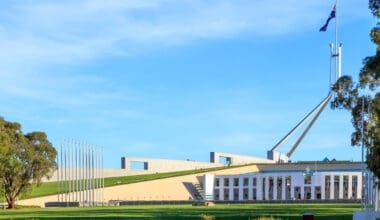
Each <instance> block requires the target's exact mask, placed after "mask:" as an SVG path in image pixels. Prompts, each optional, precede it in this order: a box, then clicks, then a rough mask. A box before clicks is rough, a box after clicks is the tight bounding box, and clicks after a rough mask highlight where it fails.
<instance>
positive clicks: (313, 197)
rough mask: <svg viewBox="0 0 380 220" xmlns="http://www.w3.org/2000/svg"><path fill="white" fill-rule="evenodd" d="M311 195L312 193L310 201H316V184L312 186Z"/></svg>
mask: <svg viewBox="0 0 380 220" xmlns="http://www.w3.org/2000/svg"><path fill="white" fill-rule="evenodd" d="M310 193H311V197H310V199H311V200H314V199H315V185H314V184H311V185H310Z"/></svg>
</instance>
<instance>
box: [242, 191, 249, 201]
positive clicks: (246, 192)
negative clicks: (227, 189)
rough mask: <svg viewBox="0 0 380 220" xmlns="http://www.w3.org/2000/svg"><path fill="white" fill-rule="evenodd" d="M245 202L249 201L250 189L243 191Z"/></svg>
mask: <svg viewBox="0 0 380 220" xmlns="http://www.w3.org/2000/svg"><path fill="white" fill-rule="evenodd" d="M243 200H248V189H247V188H245V189H243Z"/></svg>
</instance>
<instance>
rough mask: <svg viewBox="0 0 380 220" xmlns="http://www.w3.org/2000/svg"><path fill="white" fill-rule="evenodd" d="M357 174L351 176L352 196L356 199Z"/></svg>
mask: <svg viewBox="0 0 380 220" xmlns="http://www.w3.org/2000/svg"><path fill="white" fill-rule="evenodd" d="M357 192H358V176H352V198H351V199H357V197H358V194H357Z"/></svg>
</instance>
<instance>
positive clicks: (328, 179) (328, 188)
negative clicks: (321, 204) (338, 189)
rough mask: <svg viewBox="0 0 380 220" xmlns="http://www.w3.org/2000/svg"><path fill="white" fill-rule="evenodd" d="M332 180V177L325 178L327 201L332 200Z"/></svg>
mask: <svg viewBox="0 0 380 220" xmlns="http://www.w3.org/2000/svg"><path fill="white" fill-rule="evenodd" d="M330 181H331V178H330V176H325V199H331V198H330V190H331V189H330V185H331V182H330Z"/></svg>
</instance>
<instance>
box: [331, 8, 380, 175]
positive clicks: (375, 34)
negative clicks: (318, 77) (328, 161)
mask: <svg viewBox="0 0 380 220" xmlns="http://www.w3.org/2000/svg"><path fill="white" fill-rule="evenodd" d="M369 9H370V10H371V12H372V14H373V15H374V16H376V17H377V18H380V0H369ZM379 25H380V24H378V26H377V27H374V28H373V29H372V30H371V32H370V37H371V40H372V42H373V43H374V44H376V46H377V49H376V51H375V54H374V55H372V56H368V57H366V58H364V60H363V67H362V69H361V71H360V73H359V81H358V82H354V81H353V79H352V78H351V77H349V76H342V77H341V78H339V79H338V81H337V82H336V84H335V85H334V86H333V91H335V92H336V97H335V98H334V100H333V101H332V108H333V109H335V108H343V109H347V110H349V111H351V115H352V124H353V127H354V132H353V133H352V135H351V144H352V145H353V146H355V145H361V144H364V145H365V146H366V147H367V150H368V154H367V157H366V163H367V166H368V168H369V169H370V170H371V171H372V172H373V173H374V174H375V176H377V177H378V178H380V26H379Z"/></svg>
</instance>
